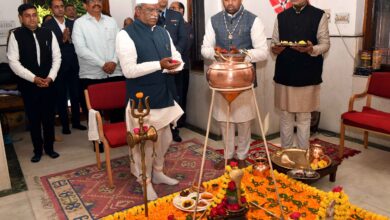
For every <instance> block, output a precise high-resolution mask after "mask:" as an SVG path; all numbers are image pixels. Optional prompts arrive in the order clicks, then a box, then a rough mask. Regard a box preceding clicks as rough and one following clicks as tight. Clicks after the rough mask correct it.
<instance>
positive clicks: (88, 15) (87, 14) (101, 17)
mask: <svg viewBox="0 0 390 220" xmlns="http://www.w3.org/2000/svg"><path fill="white" fill-rule="evenodd" d="M85 16H86V17H87V19H94V20H96V19H95V17H94V16H92V15H91V14H89V13H88V12H87V13H85ZM104 16H105V15H104V14H103V13H101V15H100V20H102V19H104Z"/></svg>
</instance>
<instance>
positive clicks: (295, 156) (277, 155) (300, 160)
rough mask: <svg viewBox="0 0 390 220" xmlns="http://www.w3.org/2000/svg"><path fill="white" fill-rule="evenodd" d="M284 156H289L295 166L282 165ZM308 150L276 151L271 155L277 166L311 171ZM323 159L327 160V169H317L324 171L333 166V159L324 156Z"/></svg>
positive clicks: (290, 149)
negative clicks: (307, 155) (307, 157)
mask: <svg viewBox="0 0 390 220" xmlns="http://www.w3.org/2000/svg"><path fill="white" fill-rule="evenodd" d="M283 154H287V156H288V157H289V158H290V160H292V161H294V162H295V164H294V165H291V164H285V163H282V161H281V158H282V155H283ZM305 154H306V150H303V149H298V148H288V149H282V150H278V151H275V152H273V153H272V154H271V161H272V162H273V163H275V164H276V165H278V166H280V167H283V168H286V169H311V167H310V163H309V161H307V159H306V155H305ZM321 159H323V160H325V161H326V162H327V163H328V165H327V166H326V167H323V168H320V169H317V170H322V169H325V168H327V167H329V166H330V165H331V164H332V159H330V157H329V156H327V155H324V156H323V157H322V158H321Z"/></svg>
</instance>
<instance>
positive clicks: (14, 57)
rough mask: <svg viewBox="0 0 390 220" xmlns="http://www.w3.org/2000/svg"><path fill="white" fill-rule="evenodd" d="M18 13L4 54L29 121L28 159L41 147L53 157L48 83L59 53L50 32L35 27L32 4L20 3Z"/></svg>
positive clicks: (36, 159)
mask: <svg viewBox="0 0 390 220" xmlns="http://www.w3.org/2000/svg"><path fill="white" fill-rule="evenodd" d="M18 12H19V20H20V22H21V23H22V26H21V27H19V28H17V29H15V31H14V32H12V34H11V36H10V39H9V44H8V51H7V56H8V60H9V65H10V67H11V69H12V71H13V72H14V73H15V74H16V75H17V76H18V89H19V91H20V92H21V93H22V98H23V102H24V106H25V111H26V114H27V118H28V120H29V123H30V135H31V140H32V144H33V146H34V156H33V157H32V158H31V162H33V163H37V162H39V161H40V160H41V157H42V153H43V150H45V153H46V154H47V155H48V156H49V157H51V158H53V159H54V158H57V157H59V156H60V155H59V154H58V153H56V152H55V151H54V149H53V143H54V113H55V96H54V94H55V92H54V88H53V85H52V82H53V81H54V80H55V79H56V76H57V72H58V70H59V68H60V65H61V52H60V48H59V46H58V42H57V40H56V37H55V36H54V34H53V33H52V32H51V31H50V30H48V29H45V28H40V27H38V14H37V9H36V7H35V6H33V5H31V4H22V5H20V6H19V8H18ZM42 130H43V137H42Z"/></svg>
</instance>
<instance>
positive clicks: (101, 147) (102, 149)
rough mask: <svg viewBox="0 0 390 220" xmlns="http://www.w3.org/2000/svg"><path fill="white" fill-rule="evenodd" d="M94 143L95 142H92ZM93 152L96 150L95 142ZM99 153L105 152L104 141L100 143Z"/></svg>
mask: <svg viewBox="0 0 390 220" xmlns="http://www.w3.org/2000/svg"><path fill="white" fill-rule="evenodd" d="M92 144H93V143H92ZM93 152H96V149H95V144H93ZM99 153H104V146H103V143H100V144H99Z"/></svg>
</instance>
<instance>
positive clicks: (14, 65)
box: [7, 32, 61, 82]
mask: <svg viewBox="0 0 390 220" xmlns="http://www.w3.org/2000/svg"><path fill="white" fill-rule="evenodd" d="M51 33H52V41H51V47H52V59H53V60H52V66H51V69H50V72H49V75H48V77H50V78H51V79H52V80H53V81H54V80H55V79H56V77H57V73H58V70H59V69H60V66H61V51H60V47H59V46H58V42H57V38H56V36H55V35H54V33H53V32H51ZM33 36H34V39H35V46H36V48H37V59H38V60H37V61H38V65H40V64H41V51H40V48H39V44H38V40H37V37H36V35H35V33H33ZM7 57H8V61H9V66H10V67H11V69H12V71H13V72H14V73H15V74H16V75H18V76H19V77H20V78H22V79H25V80H27V81H30V82H34V78H35V77H36V75H35V74H34V73H33V72H31V71H30V70H28V69H26V68H25V67H24V66H23V65H22V63H21V62H20V57H19V45H18V42H17V41H16V38H15V35H14V33H13V32H12V33H11V36H10V38H9V43H8V52H7Z"/></svg>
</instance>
